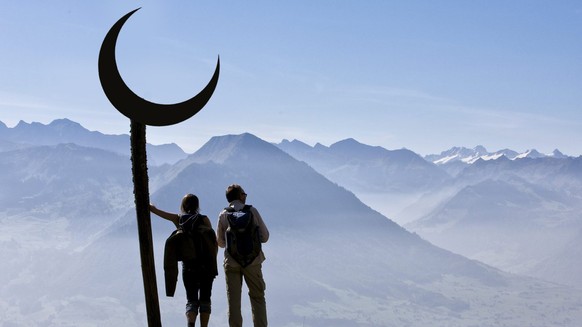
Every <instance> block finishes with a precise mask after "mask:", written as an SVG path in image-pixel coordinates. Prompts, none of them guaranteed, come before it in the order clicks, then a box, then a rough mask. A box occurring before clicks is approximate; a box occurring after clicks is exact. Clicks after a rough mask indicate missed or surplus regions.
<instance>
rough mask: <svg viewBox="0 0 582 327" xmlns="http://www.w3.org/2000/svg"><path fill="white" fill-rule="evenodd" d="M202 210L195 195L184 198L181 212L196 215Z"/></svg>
mask: <svg viewBox="0 0 582 327" xmlns="http://www.w3.org/2000/svg"><path fill="white" fill-rule="evenodd" d="M199 210H200V202H199V201H198V197H197V196H196V195H194V194H186V195H184V197H183V198H182V205H180V211H182V213H189V214H195V213H198V211H199Z"/></svg>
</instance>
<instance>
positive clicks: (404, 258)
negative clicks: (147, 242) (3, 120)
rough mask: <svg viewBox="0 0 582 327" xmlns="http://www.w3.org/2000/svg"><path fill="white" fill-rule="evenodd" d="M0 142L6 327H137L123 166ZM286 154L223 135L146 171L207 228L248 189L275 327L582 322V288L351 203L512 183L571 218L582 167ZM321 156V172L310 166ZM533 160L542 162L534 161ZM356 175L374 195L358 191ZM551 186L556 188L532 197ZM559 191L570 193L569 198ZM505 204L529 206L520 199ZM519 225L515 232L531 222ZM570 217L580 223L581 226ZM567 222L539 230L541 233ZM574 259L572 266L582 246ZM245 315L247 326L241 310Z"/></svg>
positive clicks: (139, 309) (174, 317) (134, 250)
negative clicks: (231, 190) (186, 201)
mask: <svg viewBox="0 0 582 327" xmlns="http://www.w3.org/2000/svg"><path fill="white" fill-rule="evenodd" d="M5 130H6V129H4V131H5ZM0 133H4V132H0ZM0 135H3V134H0ZM39 139H41V138H39ZM0 140H2V141H3V142H6V143H5V144H12V146H11V149H9V150H8V149H7V150H2V151H0V168H1V169H0V180H1V181H2V187H1V188H0V199H3V201H4V202H3V203H2V204H3V207H2V209H0V223H1V224H2V226H3V228H2V229H0V244H1V245H2V246H1V247H0V260H2V261H3V262H5V263H7V267H8V268H7V269H3V270H2V271H1V272H0V278H1V279H0V280H2V281H3V283H2V285H1V286H0V322H2V324H3V326H40V325H43V326H51V325H53V326H58V325H75V326H85V325H86V326H95V325H105V324H110V325H116V326H118V325H124V326H137V325H144V324H145V317H144V316H143V289H142V284H141V275H140V269H139V254H138V247H137V237H136V236H137V231H136V222H135V213H134V212H133V209H132V194H131V172H130V170H129V162H128V160H127V157H126V155H124V154H118V153H116V152H115V151H111V150H106V149H103V147H100V146H96V145H93V146H90V147H89V146H86V145H79V144H71V142H64V143H65V144H56V145H45V144H34V143H33V142H31V138H27V139H26V140H25V141H26V142H24V141H22V142H21V141H19V140H18V138H16V137H13V136H12V137H11V138H10V139H3V138H2V137H0ZM23 143H26V146H21V144H23ZM73 143H74V142H73ZM290 143H293V142H290ZM288 145H289V144H286V145H283V146H281V145H273V144H270V143H267V142H265V141H263V140H261V139H260V138H258V137H256V136H254V135H251V134H241V135H225V136H217V137H213V138H212V139H210V140H209V141H208V142H207V143H206V144H205V145H204V146H203V147H202V148H200V150H198V151H196V152H195V153H193V154H191V155H188V156H187V157H185V158H183V159H182V160H180V161H178V162H176V163H173V164H165V165H161V166H154V165H150V167H149V172H150V178H151V188H150V191H151V201H152V202H153V203H155V204H156V205H157V206H158V207H159V208H162V209H164V210H167V211H176V210H177V208H178V206H179V201H180V199H181V197H182V196H183V195H184V194H186V193H190V192H192V193H195V194H197V195H198V196H199V198H200V200H201V210H202V212H203V213H205V214H207V215H208V216H209V217H211V220H212V221H213V224H215V223H216V217H217V215H218V212H219V211H220V210H221V209H222V208H223V207H224V206H226V205H227V203H226V199H225V197H224V191H225V188H226V186H227V185H229V184H231V183H233V182H236V183H240V184H241V185H243V186H244V187H245V190H246V192H247V193H248V194H249V197H248V201H249V202H250V203H251V204H252V205H254V206H255V207H256V208H257V209H258V210H259V211H260V212H261V214H262V216H263V218H264V219H265V221H266V223H267V225H268V227H269V229H270V231H271V240H270V241H269V243H267V244H266V245H265V253H266V255H267V261H266V262H265V264H264V274H265V278H266V281H267V303H268V310H269V318H270V322H271V324H272V325H275V326H284V327H285V326H289V327H291V326H330V325H333V326H402V325H407V326H428V325H430V326H548V325H552V326H576V325H577V322H578V321H580V318H582V291H579V290H576V289H573V288H571V287H565V286H559V285H556V284H554V283H549V282H545V281H543V280H540V279H532V278H530V277H523V276H518V275H514V274H509V273H506V272H503V271H501V270H499V269H496V268H493V267H491V266H488V265H486V264H483V263H481V262H478V261H475V260H471V259H467V258H466V257H463V256H461V255H459V254H455V253H453V252H450V251H448V250H445V249H443V248H440V247H437V246H435V245H433V244H431V243H429V242H428V241H427V240H425V239H423V238H422V237H421V236H422V234H420V233H418V234H416V233H411V232H409V230H410V229H405V228H403V227H401V226H400V225H399V224H397V223H396V222H395V217H386V216H384V215H382V214H381V212H380V211H379V210H374V209H373V208H374V206H373V205H372V204H370V203H363V202H362V201H361V200H360V196H359V195H358V193H359V192H368V191H370V193H372V192H376V191H378V190H386V193H382V192H380V194H391V193H397V192H398V191H399V188H398V187H396V185H402V187H403V188H404V189H405V190H404V191H403V193H406V194H408V195H410V196H411V197H412V196H414V197H415V198H416V199H425V198H427V197H430V196H433V197H439V198H445V197H444V194H443V193H441V192H444V190H445V189H446V190H448V193H447V195H449V197H446V200H444V201H443V202H438V201H434V200H432V201H433V202H431V203H437V202H438V205H436V206H434V208H439V209H440V208H443V204H449V203H458V204H459V205H460V204H463V203H464V202H466V200H464V199H460V200H456V201H453V198H455V195H457V194H459V193H460V192H461V191H464V192H466V194H468V195H469V196H470V195H472V194H485V193H487V192H485V191H486V190H487V187H490V188H492V189H493V191H494V192H493V193H495V191H497V190H498V189H499V186H498V185H488V183H490V180H491V179H492V178H494V177H497V178H498V180H499V183H503V182H505V183H509V185H508V186H506V188H507V189H509V190H512V187H513V188H517V189H518V190H520V191H521V190H523V188H524V187H526V186H529V187H530V188H528V189H525V191H524V192H525V193H526V194H531V193H532V192H534V193H533V194H534V195H532V196H533V199H532V200H528V202H527V203H528V204H530V205H531V204H532V203H535V200H536V199H537V200H539V199H547V201H548V202H549V204H548V205H549V206H551V205H555V206H562V207H560V208H561V209H564V208H565V207H564V206H568V205H571V203H570V202H569V201H574V200H575V199H576V196H577V194H580V193H576V192H578V191H577V190H578V185H579V184H578V183H577V180H576V179H575V178H574V177H576V176H579V175H580V166H579V165H580V163H579V160H577V159H575V158H569V159H563V160H567V161H561V160H562V159H560V161H559V162H561V163H562V164H561V166H559V167H558V166H556V163H557V162H558V161H552V160H558V159H551V158H546V159H545V160H544V161H543V163H540V164H538V163H537V159H535V160H534V159H524V160H526V161H522V160H513V161H511V160H510V161H509V162H510V163H517V164H519V166H518V167H517V168H516V167H514V166H513V165H511V164H508V163H507V162H505V161H503V160H501V161H497V160H494V161H478V162H475V163H474V164H472V165H470V166H469V167H470V168H472V169H471V170H470V169H467V170H466V171H463V172H462V173H461V174H459V175H458V176H456V177H453V176H450V175H449V174H448V173H446V172H445V171H443V170H442V169H440V168H439V166H438V165H436V164H434V163H431V162H429V161H427V160H424V159H423V158H421V157H420V156H418V155H416V154H414V153H413V152H411V151H408V150H395V151H389V150H385V149H382V148H379V147H370V146H366V145H363V144H360V143H358V142H356V141H355V140H351V139H349V140H346V141H344V142H339V144H336V145H335V146H330V147H329V148H327V147H323V146H316V147H314V148H313V149H309V148H306V147H305V146H304V145H302V144H300V143H296V144H294V146H298V148H300V149H301V148H303V149H304V150H306V152H305V153H304V155H303V157H301V158H298V157H299V155H297V153H295V154H294V153H292V152H293V151H292V150H290V148H288V149H287V152H286V151H283V150H282V149H281V148H282V147H284V146H288ZM319 150H321V151H319ZM126 151H128V148H126ZM312 157H315V158H317V160H314V162H313V163H310V162H309V161H311V159H310V158H312ZM350 158H351V160H349V159H350ZM530 160H532V162H535V164H533V163H531V164H527V163H529V162H530ZM503 163H505V165H506V166H504V165H502V164H503ZM543 165H547V167H545V168H544V167H543ZM469 167H468V168H469ZM324 169H325V171H323V170H324ZM515 171H517V172H515ZM374 172H377V173H378V174H379V175H378V178H377V179H374V177H373V176H374ZM415 172H416V173H415ZM480 172H483V173H480ZM380 173H381V174H380ZM360 174H361V175H362V179H365V178H368V181H369V183H363V182H361V179H359V177H358V176H359V175H360ZM564 174H565V175H564ZM568 174H569V175H568ZM418 176H421V177H418ZM507 176H510V177H511V178H512V179H507V178H506V177H507ZM558 177H560V178H558ZM406 178H410V179H411V185H407V184H406V183H405V182H406ZM334 179H335V180H334ZM523 180H525V181H526V182H529V183H530V184H526V183H525V182H523ZM549 180H551V181H554V184H552V187H548V188H543V189H541V188H539V187H538V183H543V182H547V181H549ZM508 181H509V182H508ZM534 182H535V183H534ZM399 183H400V184H399ZM367 185H369V189H368V188H367V187H366V186H367ZM382 185H384V187H382ZM474 185H479V186H480V187H479V188H478V189H476V186H474ZM481 185H483V186H482V188H481ZM352 186H354V189H352V188H351V187H352ZM356 186H357V187H356ZM471 188H474V189H475V190H474V191H473V193H471V192H470V189H471ZM356 190H357V191H356ZM549 190H550V191H553V192H554V193H547V192H549ZM559 190H563V191H564V194H570V195H571V194H574V195H573V196H572V197H571V198H568V199H567V200H564V198H563V197H564V194H562V193H559ZM479 192H481V193H479ZM507 192H509V191H507ZM536 192H537V193H536ZM544 192H546V193H544ZM461 194H465V193H461ZM504 194H505V193H504ZM498 195H499V194H498ZM487 196H490V195H487ZM536 196H537V197H536ZM554 196H555V197H556V198H554ZM500 198H502V199H505V198H506V197H503V196H501V197H500ZM4 199H5V200H4ZM510 200H511V201H510V202H511V203H513V204H515V205H521V204H522V203H526V202H524V201H523V199H521V198H519V197H518V198H515V199H513V198H510ZM424 201H427V202H430V201H429V200H424ZM469 204H471V206H472V205H473V203H469ZM457 209H458V208H454V210H457ZM435 210H436V209H435ZM484 210H485V211H487V210H488V208H484ZM564 210H565V209H564ZM404 211H406V210H404ZM435 212H436V211H434V210H433V211H430V213H431V214H429V215H423V216H421V217H420V218H419V219H415V220H414V221H416V222H418V224H419V230H422V229H423V228H424V227H425V226H432V225H431V224H433V225H434V222H435V221H437V223H436V225H438V227H442V224H440V223H438V219H436V220H435V219H433V216H432V214H433V213H435ZM393 218H394V219H393ZM461 218H463V217H458V216H456V217H455V219H460V220H462V219H461ZM465 218H466V217H465ZM498 218H500V220H503V218H501V217H498ZM560 218H564V217H563V216H560ZM152 219H153V232H154V241H155V253H156V264H157V268H158V270H157V273H158V285H159V286H161V285H163V283H161V282H160V281H163V269H162V267H163V265H162V262H163V260H162V257H161V253H163V243H164V241H165V238H166V237H167V236H168V235H169V234H170V232H171V231H172V226H171V224H170V223H168V222H167V221H164V220H162V219H158V218H157V217H152ZM516 220H517V222H516V225H517V226H520V224H522V223H523V222H520V221H519V220H520V219H516ZM571 220H572V221H570V222H571V223H572V224H573V225H576V222H575V221H576V217H575V216H572V217H571ZM526 223H530V221H526ZM559 223H560V221H555V220H553V219H549V218H548V219H546V220H543V221H539V224H540V225H543V226H548V225H549V224H550V225H551V224H555V225H560V224H559ZM445 225H446V226H449V225H450V223H448V224H445ZM573 225H572V226H573ZM407 228H408V227H407ZM449 230H454V229H449ZM487 232H488V231H487ZM485 233H486V232H485ZM423 237H424V236H423ZM576 237H577V238H578V239H580V237H579V235H578V236H572V237H570V238H569V240H568V242H573V244H574V245H579V244H580V243H577V242H576ZM569 249H570V250H571V251H572V252H570V253H569V254H575V253H577V252H576V251H579V250H577V249H580V248H579V247H578V248H576V247H570V248H569ZM565 255H566V254H565ZM578 257H579V256H578ZM552 258H553V259H554V261H555V262H554V264H555V265H556V266H554V267H558V266H557V264H558V263H559V262H560V261H562V260H564V261H567V262H568V263H571V262H572V261H571V260H568V259H569V257H567V256H566V257H563V256H554V257H552ZM562 272H564V271H562ZM224 292H225V291H224V281H223V276H222V274H221V275H219V276H218V278H217V280H216V281H215V287H214V293H213V294H214V295H213V317H212V323H213V324H214V325H216V326H226V325H227V322H226V311H225V310H226V309H225V308H226V304H225V298H224V294H225V293H224ZM160 294H163V292H160ZM160 300H161V307H162V317H163V319H164V321H163V322H164V325H170V324H172V325H173V324H181V323H183V313H182V308H183V303H184V301H185V297H184V292H183V291H182V290H181V289H180V288H179V289H178V292H177V294H176V298H173V299H172V298H161V299H160ZM243 305H244V306H245V312H247V314H248V313H249V312H250V309H249V308H248V303H244V304H243ZM245 320H246V321H250V317H249V316H248V315H247V316H245Z"/></svg>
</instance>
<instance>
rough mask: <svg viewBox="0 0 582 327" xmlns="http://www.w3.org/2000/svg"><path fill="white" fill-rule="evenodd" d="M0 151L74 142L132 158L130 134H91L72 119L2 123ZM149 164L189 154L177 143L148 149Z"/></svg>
mask: <svg viewBox="0 0 582 327" xmlns="http://www.w3.org/2000/svg"><path fill="white" fill-rule="evenodd" d="M0 123H1V124H0V150H4V151H5V150H12V149H19V148H23V147H28V146H38V145H57V144H65V143H74V144H77V145H81V146H86V147H94V148H98V149H103V150H107V151H112V152H115V153H118V154H122V155H126V156H129V153H130V148H129V135H127V134H121V135H109V134H103V133H101V132H97V131H89V130H88V129H86V128H84V127H83V126H81V124H79V123H77V122H74V121H71V120H69V119H56V120H53V121H52V122H51V123H49V124H47V125H44V124H41V123H37V122H32V123H26V122H24V121H22V120H21V121H20V122H19V123H18V124H17V125H16V126H14V127H12V128H9V127H7V126H6V124H4V123H2V122H0ZM147 150H148V153H149V155H150V158H149V159H150V160H151V162H150V164H154V165H161V164H165V163H169V164H171V163H175V162H177V161H178V160H181V159H184V158H185V157H186V156H187V154H186V153H185V152H184V151H183V150H182V149H181V148H180V147H179V146H177V145H176V144H174V143H172V144H162V145H152V144H148V146H147Z"/></svg>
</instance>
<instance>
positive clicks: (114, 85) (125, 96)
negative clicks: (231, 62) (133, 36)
mask: <svg viewBox="0 0 582 327" xmlns="http://www.w3.org/2000/svg"><path fill="white" fill-rule="evenodd" d="M139 9H140V8H138V9H135V10H133V11H131V12H129V13H128V14H126V15H125V16H123V17H121V18H120V19H119V20H118V21H117V22H116V23H115V25H113V26H112V27H111V29H110V30H109V32H108V33H107V35H106V36H105V39H104V40H103V44H102V45H101V50H100V52H99V64H98V66H99V79H100V81H101V87H102V88H103V91H104V93H105V95H106V96H107V98H108V99H109V102H111V104H112V105H113V106H114V107H115V108H116V109H117V110H118V111H119V112H121V113H122V114H123V115H124V116H126V117H128V118H129V119H133V120H135V121H137V122H140V123H143V124H145V125H151V126H168V125H173V124H177V123H179V122H182V121H184V120H186V119H188V118H190V117H192V116H194V115H195V114H196V113H198V111H200V110H201V109H202V108H203V107H204V106H205V105H206V103H207V102H208V100H210V97H211V96H212V94H213V93H214V89H215V88H216V84H217V83H218V75H219V72H220V57H219V58H218V60H217V62H216V69H215V70H214V75H213V76H212V78H211V79H210V81H209V82H208V84H207V85H206V87H204V89H202V91H200V93H198V94H197V95H196V96H194V97H192V98H191V99H189V100H186V101H184V102H180V103H175V104H158V103H153V102H150V101H148V100H145V99H143V98H141V97H140V96H138V95H137V94H135V93H134V92H133V91H132V90H131V89H130V88H129V87H128V86H127V84H125V82H124V81H123V79H122V78H121V75H120V74H119V70H118V68H117V62H116V60H115V46H116V44H117V37H118V36H119V32H120V31H121V28H122V27H123V24H125V22H126V21H127V19H128V18H129V17H130V16H131V15H133V13H135V12H136V11H138V10H139Z"/></svg>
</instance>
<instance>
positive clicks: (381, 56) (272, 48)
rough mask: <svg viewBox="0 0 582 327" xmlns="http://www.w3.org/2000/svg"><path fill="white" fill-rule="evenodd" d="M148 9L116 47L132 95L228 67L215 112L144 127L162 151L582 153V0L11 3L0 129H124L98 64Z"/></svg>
mask: <svg viewBox="0 0 582 327" xmlns="http://www.w3.org/2000/svg"><path fill="white" fill-rule="evenodd" d="M138 7H142V9H141V10H139V11H138V12H137V13H136V14H134V15H133V16H132V17H131V18H130V19H129V20H128V22H127V23H126V24H125V26H124V28H123V30H122V31H121V34H120V37H119V41H118V47H117V53H118V57H117V58H118V62H119V65H120V70H121V73H122V75H123V77H124V79H125V81H126V82H127V83H128V84H129V85H130V87H131V88H132V89H133V90H134V91H135V92H136V93H137V94H139V95H141V96H143V97H145V98H146V99H148V100H151V101H156V102H161V103H170V102H179V101H182V100H185V99H187V98H190V97H191V96H193V95H194V94H196V93H198V92H199V91H200V90H201V89H202V87H203V86H204V85H206V83H207V82H208V80H209V79H210V77H211V75H212V73H213V71H214V65H215V62H216V58H217V56H218V55H220V59H221V74H220V80H219V83H218V87H217V89H216V92H215V94H214V96H213V98H212V99H211V100H210V102H209V103H208V104H207V106H206V107H205V108H204V109H203V110H202V111H201V112H200V113H199V114H197V115H196V116H194V117H193V118H191V119H190V120H187V121H186V122H183V123H180V124H178V125H175V126H170V127H150V128H148V141H149V142H151V143H155V144H159V143H169V142H175V143H177V144H179V145H180V146H182V147H183V148H184V149H185V150H187V151H189V152H192V151H195V150H197V149H198V148H199V147H200V146H201V145H202V144H203V143H204V142H206V141H207V140H208V139H209V138H210V137H212V136H215V135H224V134H238V133H242V132H250V133H253V134H255V135H257V136H259V137H261V138H263V139H265V140H267V141H271V142H279V141H281V140H282V139H284V138H285V139H295V138H296V139H299V140H302V141H304V142H306V143H308V144H311V145H313V144H315V143H316V142H320V143H322V144H324V145H329V144H331V143H334V142H336V141H339V140H342V139H345V138H349V137H353V138H355V139H357V140H359V141H360V142H363V143H367V144H371V145H380V146H383V147H385V148H387V149H399V148H403V147H405V148H408V149H411V150H413V151H415V152H417V153H420V154H423V155H424V154H430V153H438V152H440V151H442V150H446V149H448V148H450V147H452V146H466V147H474V146H476V145H483V146H485V147H486V148H488V149H489V150H490V151H493V150H499V149H502V148H511V149H513V150H516V151H524V150H526V149H530V148H536V149H538V150H539V151H541V152H551V151H552V150H553V149H554V148H558V149H560V150H561V151H563V152H564V153H566V154H569V155H575V156H578V155H582V42H581V40H582V1H553V0H552V1H549V0H548V1H511V0H503V1H501V0H500V1H495V0H490V1H476V0H463V1H388V0H382V1H356V0H353V1H342V0H319V1H318V0H310V1H265V0H263V1H244V2H243V1H204V2H203V1H192V0H170V1H168V0H164V1H161V0H155V1H154V0H151V1H129V0H125V1H123V0H100V1H96V0H94V1H89V0H84V1H79V0H59V1H46V0H37V1H26V0H22V1H2V2H1V3H0V31H1V32H0V120H1V121H3V122H4V123H6V124H7V125H8V126H14V125H15V124H16V123H17V122H18V121H19V120H24V121H26V122H32V121H39V122H42V123H48V122H50V121H52V120H54V119H57V118H69V119H72V120H75V121H77V122H79V123H81V124H82V125H84V126H85V127H87V128H89V129H90V130H99V131H102V132H105V133H112V134H121V133H128V132H129V122H128V119H127V118H125V117H124V116H122V115H121V114H120V113H119V112H118V111H117V110H115V109H114V108H113V107H112V106H111V105H110V104H109V102H108V101H107V99H106V97H105V95H104V94H103V92H102V90H101V86H100V84H99V77H98V74H97V58H98V53H99V48H100V46H101V42H102V41H103V37H104V36H105V34H106V33H107V31H108V30H109V28H110V27H111V26H112V25H113V24H114V23H115V22H116V21H117V20H118V19H119V18H120V17H122V16H123V15H125V14H126V13H128V12H129V11H131V10H133V9H135V8H138Z"/></svg>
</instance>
